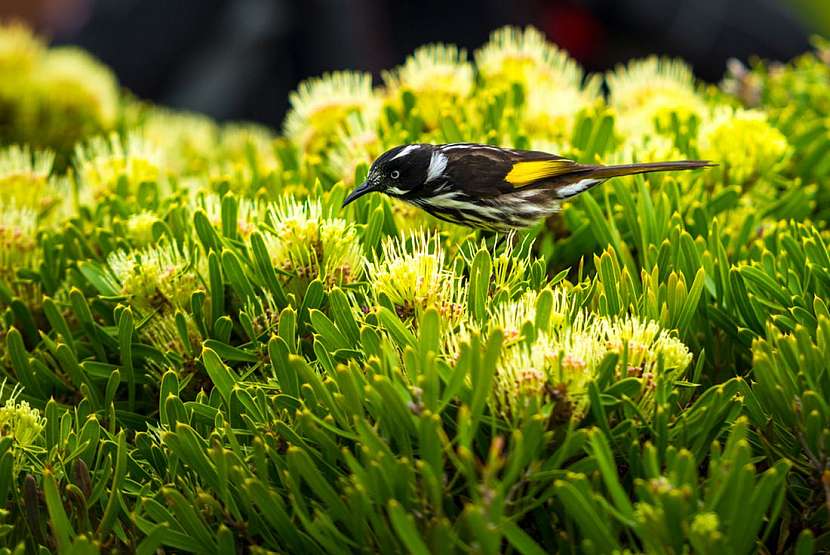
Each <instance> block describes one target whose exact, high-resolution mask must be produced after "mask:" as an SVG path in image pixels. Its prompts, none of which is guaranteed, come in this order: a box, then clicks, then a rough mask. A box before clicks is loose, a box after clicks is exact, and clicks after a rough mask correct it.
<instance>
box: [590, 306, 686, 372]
mask: <svg viewBox="0 0 830 555" xmlns="http://www.w3.org/2000/svg"><path fill="white" fill-rule="evenodd" d="M597 327H598V332H599V333H600V334H601V336H602V337H603V339H604V340H605V348H606V350H607V351H608V352H613V353H616V354H617V355H619V356H620V360H621V361H622V357H623V355H624V353H625V354H627V357H628V358H627V361H626V362H627V365H628V367H629V368H633V369H638V373H641V374H644V375H645V374H653V373H654V372H655V371H656V369H657V361H658V358H659V357H661V356H662V357H663V368H664V370H680V371H682V370H685V369H686V368H687V367H688V366H689V364H690V363H691V362H692V355H691V353H689V349H688V348H687V347H686V345H684V344H683V342H682V341H680V340H679V339H678V338H676V337H674V336H672V335H671V334H670V333H669V332H668V331H666V330H664V329H662V328H661V327H660V325H659V324H658V323H657V322H655V321H653V320H646V321H643V320H640V319H639V318H637V317H636V316H626V317H623V318H614V319H601V320H599V321H598V322H597ZM626 351H627V352H626Z"/></svg>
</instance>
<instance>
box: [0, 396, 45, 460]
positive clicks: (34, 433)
mask: <svg viewBox="0 0 830 555" xmlns="http://www.w3.org/2000/svg"><path fill="white" fill-rule="evenodd" d="M3 386H5V381H4V382H3ZM2 389H3V387H0V392H2ZM19 393H20V390H19V389H16V388H15V389H14V390H12V393H11V396H10V397H9V398H8V399H6V403H5V405H3V406H2V407H0V436H8V437H11V438H12V452H13V453H14V475H15V476H17V474H18V473H19V472H20V471H22V470H23V469H24V468H26V466H27V461H26V459H27V457H28V456H30V455H33V454H41V453H44V452H45V451H46V450H45V448H44V446H43V445H42V441H41V439H42V434H43V429H44V428H45V427H46V418H45V417H43V416H41V414H40V411H39V410H37V409H36V408H32V407H30V406H29V403H28V402H27V401H18V400H17V397H18V395H19Z"/></svg>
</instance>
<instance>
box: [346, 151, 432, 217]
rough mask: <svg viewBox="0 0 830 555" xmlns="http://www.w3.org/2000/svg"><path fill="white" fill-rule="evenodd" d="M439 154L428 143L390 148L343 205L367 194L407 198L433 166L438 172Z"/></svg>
mask: <svg viewBox="0 0 830 555" xmlns="http://www.w3.org/2000/svg"><path fill="white" fill-rule="evenodd" d="M436 153H437V150H436V147H435V146H434V145H428V144H414V145H401V146H396V147H395V148H392V149H389V150H387V151H386V152H384V153H383V154H381V155H380V156H379V157H378V159H377V160H375V161H374V162H373V163H372V167H371V168H369V173H368V174H367V175H366V180H365V181H364V182H363V183H361V184H360V185H358V186H357V187H356V188H355V190H354V191H352V192H351V193H350V194H349V196H347V197H346V200H344V201H343V206H346V205H347V204H349V203H351V202H353V201H355V200H357V199H358V198H360V197H362V196H363V195H365V194H367V193H372V192H380V193H385V194H387V195H389V196H392V197H404V196H406V195H407V194H408V193H411V192H412V191H414V190H416V189H419V188H420V187H422V186H423V185H424V183H426V182H427V181H428V177H429V172H430V169H432V171H433V172H434V171H435V163H434V162H433V159H434V155H435V154H436ZM445 160H446V159H445ZM444 166H446V162H444ZM441 170H442V171H443V168H441Z"/></svg>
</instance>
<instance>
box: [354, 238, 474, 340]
mask: <svg viewBox="0 0 830 555" xmlns="http://www.w3.org/2000/svg"><path fill="white" fill-rule="evenodd" d="M409 243H410V245H411V246H409V247H407V239H406V237H403V236H401V237H397V238H393V237H390V238H388V239H387V240H385V241H384V243H383V248H382V255H381V256H379V257H378V258H377V259H376V260H374V261H369V262H367V270H368V273H369V276H370V279H371V281H372V286H373V291H374V293H375V295H377V296H379V295H380V294H383V295H385V296H386V297H387V298H388V299H389V300H390V301H391V302H392V304H394V305H395V307H396V308H397V309H398V312H399V315H400V316H401V317H402V318H404V319H409V318H411V317H413V316H415V317H416V320H417V317H420V314H421V313H422V312H423V311H424V310H426V309H427V308H430V307H435V308H436V309H438V311H439V312H440V313H441V315H442V316H443V318H444V320H445V321H446V322H449V323H450V324H451V325H452V324H455V323H458V322H459V321H460V320H461V318H462V317H463V316H464V313H465V307H466V296H467V295H466V291H467V288H466V285H465V284H464V283H463V282H462V281H461V279H460V278H459V277H458V276H456V275H454V274H453V273H452V272H451V271H449V270H447V269H445V268H444V250H443V248H442V247H441V244H440V242H439V238H438V235H437V234H435V235H429V234H427V233H424V232H421V233H413V234H412V235H411V236H410V237H409Z"/></svg>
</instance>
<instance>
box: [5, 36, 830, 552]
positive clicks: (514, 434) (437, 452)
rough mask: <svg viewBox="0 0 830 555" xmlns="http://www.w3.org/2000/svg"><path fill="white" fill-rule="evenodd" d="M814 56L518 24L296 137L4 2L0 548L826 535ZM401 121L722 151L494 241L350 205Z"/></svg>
mask: <svg viewBox="0 0 830 555" xmlns="http://www.w3.org/2000/svg"><path fill="white" fill-rule="evenodd" d="M827 59H828V56H827V46H826V44H824V43H821V42H818V43H817V48H816V51H815V52H811V53H807V54H805V55H803V56H802V57H800V58H798V59H796V60H794V61H793V62H791V63H789V64H786V65H780V64H777V65H775V64H770V63H767V62H760V61H759V62H757V63H756V64H755V65H754V66H753V67H752V68H751V69H747V68H744V67H742V66H738V65H736V64H733V65H732V66H731V69H730V73H729V75H727V77H726V78H725V80H724V82H723V83H722V85H721V87H720V88H716V87H713V86H705V85H703V84H700V83H698V82H696V81H695V80H694V78H693V75H692V72H691V71H690V69H689V68H688V66H686V65H685V64H683V62H681V61H678V60H668V59H658V58H651V59H648V60H642V61H632V62H631V63H629V64H628V65H626V66H625V67H620V68H618V69H616V70H614V71H613V72H610V73H609V74H608V75H605V76H586V75H585V74H584V72H583V71H582V70H581V68H580V67H579V66H578V64H576V62H574V61H573V60H571V59H570V58H569V57H568V56H567V55H566V54H565V53H564V52H563V51H561V50H559V49H558V48H556V47H555V46H554V45H551V44H549V43H547V42H546V41H545V39H544V37H543V36H542V35H541V34H540V33H539V32H537V31H535V30H534V29H524V30H522V29H513V28H508V29H502V30H499V31H496V32H495V33H494V34H493V36H492V37H491V39H490V41H489V42H488V43H487V44H486V45H484V46H483V47H482V48H481V49H480V50H478V51H476V52H474V53H473V54H472V55H468V54H467V53H465V52H463V51H461V50H459V49H457V48H456V47H454V46H452V45H430V46H427V47H424V48H422V49H419V50H418V51H416V52H415V53H414V54H413V56H412V57H411V58H410V59H409V60H407V61H406V62H405V64H404V65H403V66H402V67H400V68H397V69H393V70H391V71H390V72H388V73H386V74H384V77H383V84H382V85H379V86H373V84H372V80H371V78H370V77H369V76H368V75H363V74H357V73H335V74H330V75H325V76H322V77H320V78H315V79H312V80H310V81H308V82H306V83H303V84H301V85H300V87H299V89H298V92H297V93H295V94H294V95H293V96H292V97H291V110H290V113H289V114H288V116H287V118H286V121H285V126H284V130H283V132H282V134H278V133H276V132H272V131H270V130H267V129H264V128H260V127H257V126H254V125H250V124H238V123H236V124H218V123H215V122H212V121H210V120H209V119H208V118H205V117H202V116H198V115H195V114H187V113H176V112H172V111H169V110H166V109H163V108H158V107H153V106H148V105H146V104H140V103H138V102H137V101H135V100H134V99H131V98H128V97H127V96H125V95H122V94H121V93H119V92H118V90H117V86H116V84H115V82H114V80H113V78H112V76H111V74H110V73H109V71H108V70H106V69H105V68H103V67H102V66H101V65H100V64H99V63H98V62H96V61H94V60H92V59H91V58H89V57H88V56H87V55H86V54H84V53H81V52H78V51H75V50H65V49H49V48H48V47H47V46H45V45H44V44H43V43H41V42H40V41H39V40H38V39H37V38H35V37H34V36H32V35H31V33H29V32H28V31H27V30H26V29H24V28H22V27H19V26H5V27H0V142H2V144H3V147H2V150H0V247H2V250H0V316H2V318H0V370H2V372H3V380H4V382H3V383H4V385H3V387H2V388H0V399H2V408H0V518H2V519H3V523H2V525H0V549H2V551H3V552H4V553H6V552H13V551H14V552H46V551H57V552H77V553H95V552H100V551H134V552H137V553H154V552H157V551H158V550H159V549H163V550H169V551H177V552H179V551H181V552H197V553H202V552H222V553H232V552H254V553H265V552H311V553H321V552H326V553H341V552H356V551H363V552H374V551H380V552H390V553H397V552H403V551H409V552H413V553H428V552H480V553H500V552H510V553H514V552H516V553H523V554H536V553H544V552H592V553H608V552H623V551H627V552H641V551H642V552H657V553H686V552H698V553H708V552H718V553H736V554H738V553H752V552H792V553H798V554H802V553H810V552H813V551H823V550H827V549H830V533H828V518H830V515H829V514H828V508H829V507H830V485H828V484H830V407H828V401H827V400H828V398H830V385H828V384H830V381H828V371H829V370H830V367H828V360H830V352H828V345H830V312H828V308H827V299H828V298H830V252H828V248H827V245H828V240H830V238H828V232H827V223H828V214H830V212H828V210H827V207H828V203H827V202H828V199H829V198H830V197H828V181H827V179H826V178H827V175H828V174H830V148H827V145H828V144H830V134H829V133H828V130H827V121H828V110H830V104H828V94H827V91H828V90H830V66H828V65H827ZM470 60H474V62H471V61H470ZM603 81H604V82H605V84H606V85H607V88H608V96H607V97H606V96H604V94H603V92H602V89H601V85H602V83H603ZM56 88H60V89H61V91H62V94H60V95H57V94H51V93H50V92H49V91H54V90H56ZM64 93H65V94H64ZM418 141H419V142H428V141H429V142H455V141H476V142H485V143H489V144H498V145H505V146H514V147H519V148H535V149H549V150H554V151H556V152H558V153H560V154H563V155H567V156H571V157H574V158H576V159H579V160H581V161H586V162H591V161H595V160H602V161H609V162H614V161H643V160H660V159H666V158H679V157H688V158H697V157H699V156H707V157H711V158H712V159H714V160H715V161H717V162H719V164H720V165H719V167H718V168H715V169H712V170H710V171H706V172H682V173H678V174H656V175H649V176H647V177H643V176H636V177H634V178H625V179H617V180H614V181H611V182H609V183H607V184H605V185H604V186H602V187H600V188H598V189H595V190H592V191H591V192H590V193H586V194H584V195H581V196H579V197H576V198H575V199H574V200H573V202H570V203H568V204H566V205H565V206H564V207H563V211H562V213H561V214H560V215H558V216H557V217H555V218H552V219H551V220H550V221H548V222H543V223H540V224H538V225H537V226H535V227H534V228H531V229H529V230H526V231H522V232H520V233H518V234H510V235H508V236H500V235H492V234H483V233H480V232H473V231H470V230H468V229H464V228H459V227H456V226H453V225H451V224H447V223H444V222H439V221H437V220H434V219H433V218H431V217H429V216H428V215H426V214H425V213H423V212H421V211H418V210H416V209H414V208H411V207H407V206H404V205H402V204H400V203H399V202H397V201H394V200H392V199H389V198H386V197H383V196H381V195H372V196H368V197H366V198H365V199H364V200H362V201H361V202H359V203H355V204H353V205H351V206H350V207H349V208H348V209H345V210H343V209H341V208H340V206H341V203H342V201H343V198H344V197H345V195H346V193H347V191H348V190H349V188H350V187H351V186H353V184H354V183H355V182H359V181H360V180H362V178H363V177H364V176H365V175H366V171H367V165H368V164H369V163H370V162H371V160H372V159H373V158H374V157H375V156H377V155H378V154H379V153H380V152H382V151H383V150H384V149H386V148H387V147H390V146H393V145H397V144H401V143H406V142H418Z"/></svg>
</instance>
